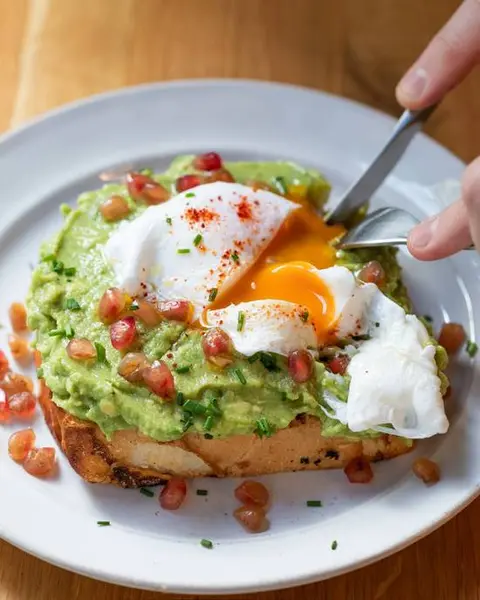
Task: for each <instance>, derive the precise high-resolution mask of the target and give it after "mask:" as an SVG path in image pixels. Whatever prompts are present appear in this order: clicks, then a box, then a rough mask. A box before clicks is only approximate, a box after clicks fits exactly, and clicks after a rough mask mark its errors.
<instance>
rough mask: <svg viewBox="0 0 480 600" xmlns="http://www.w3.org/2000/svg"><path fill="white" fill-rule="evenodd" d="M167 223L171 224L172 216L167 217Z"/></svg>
mask: <svg viewBox="0 0 480 600" xmlns="http://www.w3.org/2000/svg"><path fill="white" fill-rule="evenodd" d="M165 220H166V222H167V225H171V224H172V218H171V217H167V218H166V219H165Z"/></svg>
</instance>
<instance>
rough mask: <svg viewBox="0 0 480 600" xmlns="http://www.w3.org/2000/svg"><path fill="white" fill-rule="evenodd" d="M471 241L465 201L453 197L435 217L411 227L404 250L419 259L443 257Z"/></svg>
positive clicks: (462, 247)
mask: <svg viewBox="0 0 480 600" xmlns="http://www.w3.org/2000/svg"><path fill="white" fill-rule="evenodd" d="M471 243H472V238H471V235H470V229H469V226H468V214H467V208H466V205H465V203H464V202H463V201H462V200H457V202H455V203H454V204H452V205H451V206H449V207H448V208H446V209H445V210H444V211H443V212H441V213H440V214H439V215H436V216H435V217H431V218H430V219H427V220H426V221H423V223H420V225H417V227H415V228H414V229H412V231H411V233H410V236H409V238H408V249H409V250H410V252H411V254H413V256H415V258H418V259H420V260H438V259H439V258H445V257H447V256H450V255H452V254H455V253H456V252H459V251H460V250H463V249H464V248H466V247H467V246H469V245H470V244H471Z"/></svg>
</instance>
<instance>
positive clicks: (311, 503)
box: [307, 500, 322, 508]
mask: <svg viewBox="0 0 480 600" xmlns="http://www.w3.org/2000/svg"><path fill="white" fill-rule="evenodd" d="M307 506H309V507H310V508H319V507H320V506H322V501H321V500H307Z"/></svg>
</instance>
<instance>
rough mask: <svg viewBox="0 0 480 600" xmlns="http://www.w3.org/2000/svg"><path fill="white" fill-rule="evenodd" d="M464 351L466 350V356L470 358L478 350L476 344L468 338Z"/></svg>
mask: <svg viewBox="0 0 480 600" xmlns="http://www.w3.org/2000/svg"><path fill="white" fill-rule="evenodd" d="M466 351H467V354H468V356H470V358H473V357H474V356H475V355H476V353H477V352H478V344H476V343H475V342H473V341H472V340H468V342H467V346H466Z"/></svg>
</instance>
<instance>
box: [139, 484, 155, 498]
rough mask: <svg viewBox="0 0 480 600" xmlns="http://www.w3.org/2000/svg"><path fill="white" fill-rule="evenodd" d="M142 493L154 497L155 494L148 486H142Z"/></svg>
mask: <svg viewBox="0 0 480 600" xmlns="http://www.w3.org/2000/svg"><path fill="white" fill-rule="evenodd" d="M140 493H141V494H143V495H144V496H148V497H149V498H153V496H154V495H155V494H154V493H153V492H152V490H149V489H147V488H144V487H141V488H140Z"/></svg>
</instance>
